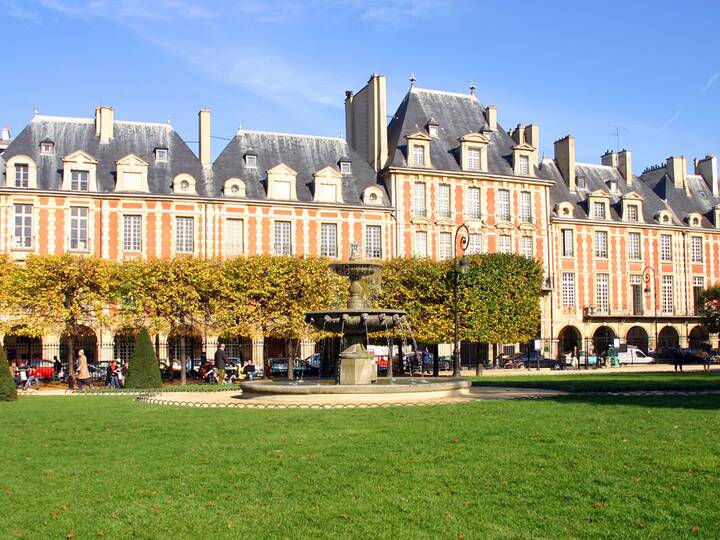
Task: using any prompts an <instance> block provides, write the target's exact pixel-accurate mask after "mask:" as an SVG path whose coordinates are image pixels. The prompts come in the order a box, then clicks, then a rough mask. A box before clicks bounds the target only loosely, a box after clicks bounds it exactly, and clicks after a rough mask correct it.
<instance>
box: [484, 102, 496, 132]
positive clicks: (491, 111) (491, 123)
mask: <svg viewBox="0 0 720 540" xmlns="http://www.w3.org/2000/svg"><path fill="white" fill-rule="evenodd" d="M485 121H486V122H487V125H488V127H489V128H490V129H492V130H493V131H494V130H496V129H497V109H496V108H495V105H488V106H487V107H485Z"/></svg>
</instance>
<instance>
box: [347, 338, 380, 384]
mask: <svg viewBox="0 0 720 540" xmlns="http://www.w3.org/2000/svg"><path fill="white" fill-rule="evenodd" d="M375 381H377V366H376V365H375V363H374V362H373V355H372V353H370V352H369V351H368V350H367V349H366V348H365V347H363V345H362V344H355V345H351V346H350V347H348V348H347V349H345V350H344V351H343V352H341V353H340V384H370V383H372V382H375Z"/></svg>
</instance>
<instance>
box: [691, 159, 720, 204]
mask: <svg viewBox="0 0 720 540" xmlns="http://www.w3.org/2000/svg"><path fill="white" fill-rule="evenodd" d="M695 174H699V175H700V176H702V177H703V180H705V182H706V183H707V185H708V186H710V189H711V190H712V194H713V197H720V186H718V163H717V158H716V157H715V156H711V155H707V156H705V159H700V160H698V161H697V162H696V163H695Z"/></svg>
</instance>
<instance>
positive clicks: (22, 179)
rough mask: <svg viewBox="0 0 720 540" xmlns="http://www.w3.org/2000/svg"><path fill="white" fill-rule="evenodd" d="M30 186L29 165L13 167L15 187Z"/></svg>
mask: <svg viewBox="0 0 720 540" xmlns="http://www.w3.org/2000/svg"><path fill="white" fill-rule="evenodd" d="M29 186H30V165H28V164H27V163H18V164H17V165H15V187H21V188H26V187H29Z"/></svg>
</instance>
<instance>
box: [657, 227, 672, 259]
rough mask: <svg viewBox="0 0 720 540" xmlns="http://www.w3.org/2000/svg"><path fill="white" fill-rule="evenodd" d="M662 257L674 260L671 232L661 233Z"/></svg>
mask: <svg viewBox="0 0 720 540" xmlns="http://www.w3.org/2000/svg"><path fill="white" fill-rule="evenodd" d="M660 259H661V260H663V261H672V237H671V236H670V235H669V234H661V235H660Z"/></svg>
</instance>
